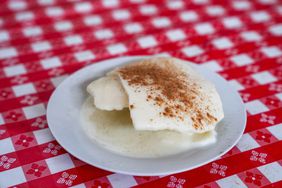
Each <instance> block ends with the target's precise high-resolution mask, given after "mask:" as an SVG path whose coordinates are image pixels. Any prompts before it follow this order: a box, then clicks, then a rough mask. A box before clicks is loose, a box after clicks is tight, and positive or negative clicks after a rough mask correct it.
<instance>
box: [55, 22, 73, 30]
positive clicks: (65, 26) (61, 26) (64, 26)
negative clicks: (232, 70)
mask: <svg viewBox="0 0 282 188" xmlns="http://www.w3.org/2000/svg"><path fill="white" fill-rule="evenodd" d="M54 27H55V29H56V30H57V31H68V30H71V29H72V28H73V25H72V23H71V22H69V21H60V22H56V23H55V25H54Z"/></svg>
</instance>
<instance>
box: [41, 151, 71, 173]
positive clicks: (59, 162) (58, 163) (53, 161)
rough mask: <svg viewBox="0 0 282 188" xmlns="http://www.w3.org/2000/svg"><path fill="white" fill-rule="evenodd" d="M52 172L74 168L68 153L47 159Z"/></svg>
mask: <svg viewBox="0 0 282 188" xmlns="http://www.w3.org/2000/svg"><path fill="white" fill-rule="evenodd" d="M45 161H46V163H47V165H48V168H49V170H50V172H51V174H55V173H57V172H61V171H65V170H68V169H70V168H74V167H75V166H74V164H73V162H72V160H71V158H70V156H69V154H68V153H66V154H63V155H59V156H56V157H52V158H48V159H46V160H45Z"/></svg>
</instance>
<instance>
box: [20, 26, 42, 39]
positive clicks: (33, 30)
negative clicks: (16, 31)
mask: <svg viewBox="0 0 282 188" xmlns="http://www.w3.org/2000/svg"><path fill="white" fill-rule="evenodd" d="M23 33H24V35H25V36H26V37H31V36H38V35H41V34H42V29H41V28H40V27H39V26H36V27H26V28H24V29H23Z"/></svg>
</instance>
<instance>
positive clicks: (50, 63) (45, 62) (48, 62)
mask: <svg viewBox="0 0 282 188" xmlns="http://www.w3.org/2000/svg"><path fill="white" fill-rule="evenodd" d="M40 63H41V65H42V67H43V68H44V69H49V68H54V67H58V66H61V65H62V63H61V60H60V59H59V58H58V57H52V58H47V59H42V60H41V62H40Z"/></svg>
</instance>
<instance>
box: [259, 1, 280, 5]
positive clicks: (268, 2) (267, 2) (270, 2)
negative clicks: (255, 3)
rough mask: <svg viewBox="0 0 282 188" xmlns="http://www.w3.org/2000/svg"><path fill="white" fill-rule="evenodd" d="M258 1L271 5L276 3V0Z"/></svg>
mask: <svg viewBox="0 0 282 188" xmlns="http://www.w3.org/2000/svg"><path fill="white" fill-rule="evenodd" d="M259 2H260V3H261V4H263V5H271V4H274V3H277V0H259Z"/></svg>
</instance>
